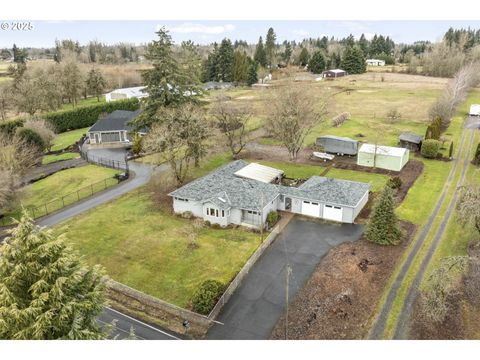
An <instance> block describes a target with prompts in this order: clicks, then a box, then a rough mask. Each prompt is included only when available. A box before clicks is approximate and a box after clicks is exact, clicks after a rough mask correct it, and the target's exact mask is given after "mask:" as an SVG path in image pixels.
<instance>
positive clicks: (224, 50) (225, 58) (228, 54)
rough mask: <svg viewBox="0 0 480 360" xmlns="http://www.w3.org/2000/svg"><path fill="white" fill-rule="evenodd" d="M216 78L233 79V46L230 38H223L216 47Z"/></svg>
mask: <svg viewBox="0 0 480 360" xmlns="http://www.w3.org/2000/svg"><path fill="white" fill-rule="evenodd" d="M217 60H218V62H217V76H216V77H217V80H219V81H233V62H234V54H233V46H232V42H231V41H230V39H227V38H225V39H223V40H222V43H221V44H220V47H219V48H218V59H217Z"/></svg>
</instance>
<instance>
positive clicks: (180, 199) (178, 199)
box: [175, 197, 188, 202]
mask: <svg viewBox="0 0 480 360" xmlns="http://www.w3.org/2000/svg"><path fill="white" fill-rule="evenodd" d="M175 200H177V201H185V202H188V199H182V198H178V197H176V198H175Z"/></svg>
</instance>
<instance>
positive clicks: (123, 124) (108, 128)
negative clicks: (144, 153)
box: [87, 110, 146, 145]
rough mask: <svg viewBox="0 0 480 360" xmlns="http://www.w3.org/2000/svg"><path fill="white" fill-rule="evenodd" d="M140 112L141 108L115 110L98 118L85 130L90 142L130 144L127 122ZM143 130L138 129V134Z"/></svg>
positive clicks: (130, 129) (143, 132)
mask: <svg viewBox="0 0 480 360" xmlns="http://www.w3.org/2000/svg"><path fill="white" fill-rule="evenodd" d="M140 112H141V110H136V111H126V110H115V111H113V112H112V113H110V114H108V115H107V116H105V117H104V118H102V119H100V120H98V121H97V122H96V123H95V124H94V125H93V126H92V127H91V128H90V129H89V130H88V132H87V136H88V138H89V139H90V144H113V143H116V144H125V145H128V144H130V143H131V137H130V133H131V131H132V128H131V126H130V125H129V122H130V121H131V120H133V119H135V118H136V117H137V116H138V115H139V114H140ZM145 132H146V131H139V134H140V135H145Z"/></svg>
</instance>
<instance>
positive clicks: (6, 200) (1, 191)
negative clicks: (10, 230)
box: [0, 169, 17, 215]
mask: <svg viewBox="0 0 480 360" xmlns="http://www.w3.org/2000/svg"><path fill="white" fill-rule="evenodd" d="M16 187H17V181H16V177H15V176H14V175H13V174H12V173H11V172H10V171H8V170H3V169H0V215H1V214H2V211H3V210H4V209H5V208H6V207H7V205H8V204H10V202H11V201H12V200H13V198H14V197H15V188H16Z"/></svg>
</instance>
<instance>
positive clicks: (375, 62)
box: [366, 59, 385, 66]
mask: <svg viewBox="0 0 480 360" xmlns="http://www.w3.org/2000/svg"><path fill="white" fill-rule="evenodd" d="M366 63H367V65H369V66H385V60H379V59H367V60H366Z"/></svg>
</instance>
